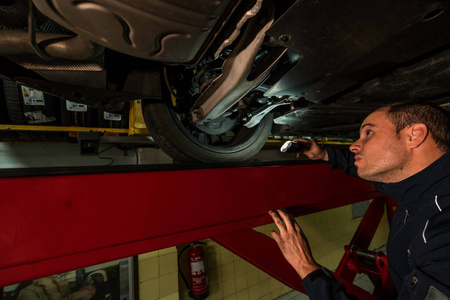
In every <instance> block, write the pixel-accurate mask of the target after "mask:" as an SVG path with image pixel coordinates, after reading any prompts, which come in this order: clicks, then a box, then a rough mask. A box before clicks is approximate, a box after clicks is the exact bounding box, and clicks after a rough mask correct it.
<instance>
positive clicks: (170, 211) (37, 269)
mask: <svg viewBox="0 0 450 300" xmlns="http://www.w3.org/2000/svg"><path fill="white" fill-rule="evenodd" d="M0 189H1V190H2V199H1V201H0V228H1V230H0V244H1V247H0V286H7V285H9V284H13V283H17V282H22V281H26V280H30V279H34V278H39V277H42V276H46V275H50V274H56V273H61V272H65V271H69V270H75V269H78V268H82V267H86V266H89V265H94V264H98V263H102V262H106V261H111V260H114V259H119V258H123V257H129V256H134V255H137V254H140V253H145V252H149V251H153V250H158V249H162V248H166V247H170V246H175V245H179V244H182V243H187V242H191V241H195V240H200V239H204V238H214V237H215V236H220V235H224V234H229V233H232V232H235V231H240V230H245V229H249V228H252V227H256V226H260V225H264V224H267V223H270V222H271V218H270V217H269V216H268V214H267V213H268V211H269V210H271V209H275V208H282V207H295V209H297V210H301V211H302V212H303V214H305V213H312V212H317V211H322V210H326V209H330V208H334V207H339V206H342V205H347V204H351V203H356V202H360V201H363V200H367V199H373V198H375V197H379V196H380V194H379V193H378V192H376V191H375V189H374V186H373V185H372V184H371V183H368V182H365V181H362V180H359V179H356V178H351V177H349V176H346V175H345V174H344V173H343V172H342V171H340V170H330V168H329V166H328V165H327V164H311V165H284V166H264V167H243V168H220V169H198V170H181V171H159V172H134V173H114V174H95V175H67V176H47V177H22V178H3V179H0ZM270 251H271V252H273V253H271V254H270V255H271V256H272V257H280V255H281V253H280V252H279V250H276V251H275V250H273V249H272V250H270Z"/></svg>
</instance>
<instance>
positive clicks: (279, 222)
mask: <svg viewBox="0 0 450 300" xmlns="http://www.w3.org/2000/svg"><path fill="white" fill-rule="evenodd" d="M269 215H270V216H271V217H272V219H273V221H274V222H275V225H277V227H278V230H279V231H280V234H281V235H284V234H285V233H286V227H285V225H284V224H283V221H282V219H281V218H280V214H279V210H271V211H269Z"/></svg>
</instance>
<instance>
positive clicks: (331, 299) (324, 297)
mask: <svg viewBox="0 0 450 300" xmlns="http://www.w3.org/2000/svg"><path fill="white" fill-rule="evenodd" d="M302 283H303V287H304V288H305V290H306V292H307V293H308V296H309V299H311V300H357V299H358V298H356V297H355V296H353V295H351V294H347V293H346V291H345V287H344V285H343V284H342V283H340V282H339V281H337V280H336V279H335V278H334V276H333V275H332V274H331V273H330V272H329V271H328V270H327V269H325V268H321V269H318V270H316V271H314V272H312V273H310V274H308V276H306V277H305V278H304V279H303V281H302Z"/></svg>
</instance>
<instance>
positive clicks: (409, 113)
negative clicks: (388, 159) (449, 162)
mask: <svg viewBox="0 0 450 300" xmlns="http://www.w3.org/2000/svg"><path fill="white" fill-rule="evenodd" d="M387 117H388V118H389V120H390V121H391V122H392V123H393V124H394V125H395V127H396V129H397V133H399V132H400V130H402V129H403V128H406V127H408V126H411V125H413V124H417V123H422V124H425V125H426V126H427V128H428V131H429V133H430V134H431V137H432V138H433V139H434V141H435V142H436V144H437V146H438V147H439V148H440V149H441V150H443V151H445V152H447V151H448V149H450V115H449V112H448V111H447V110H445V109H443V108H442V107H440V106H438V105H437V104H434V103H431V102H421V103H419V102H406V103H400V104H395V105H392V106H390V107H389V109H388V111H387Z"/></svg>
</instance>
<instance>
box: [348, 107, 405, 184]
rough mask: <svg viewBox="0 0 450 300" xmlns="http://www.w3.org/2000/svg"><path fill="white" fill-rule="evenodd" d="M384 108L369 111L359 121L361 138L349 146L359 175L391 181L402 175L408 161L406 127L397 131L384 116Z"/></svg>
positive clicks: (368, 178)
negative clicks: (362, 119) (363, 118)
mask: <svg viewBox="0 0 450 300" xmlns="http://www.w3.org/2000/svg"><path fill="white" fill-rule="evenodd" d="M386 112H387V108H385V109H382V110H377V111H375V112H373V113H372V114H370V115H369V116H368V117H367V118H366V119H365V120H364V122H363V123H362V125H361V128H360V138H359V140H357V141H356V142H355V143H353V145H351V146H350V151H352V152H353V153H355V166H356V167H357V168H358V176H359V177H361V178H363V179H366V180H370V181H376V182H384V183H393V182H398V181H400V180H402V179H403V177H402V174H403V170H404V167H405V166H406V164H407V162H408V151H407V148H406V145H404V136H405V131H404V130H402V131H400V133H399V134H397V132H396V129H395V126H394V124H392V122H391V121H389V120H388V119H387V117H386Z"/></svg>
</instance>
